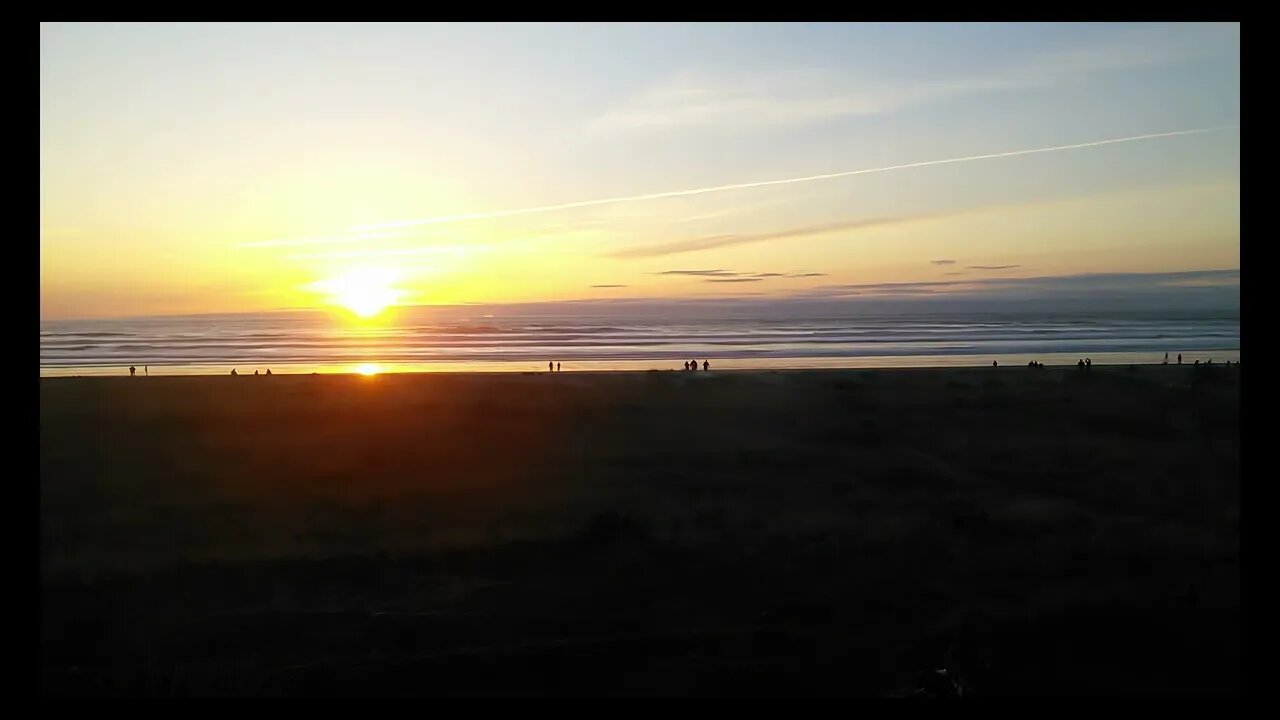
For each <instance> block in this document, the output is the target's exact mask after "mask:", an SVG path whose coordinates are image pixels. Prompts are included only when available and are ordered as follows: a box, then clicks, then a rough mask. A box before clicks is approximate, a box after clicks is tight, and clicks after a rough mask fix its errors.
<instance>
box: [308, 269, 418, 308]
mask: <svg viewBox="0 0 1280 720" xmlns="http://www.w3.org/2000/svg"><path fill="white" fill-rule="evenodd" d="M397 280H398V277H397V274H396V273H395V272H394V271H392V270H390V269H386V268H372V267H361V268H354V269H351V270H348V271H346V272H344V273H342V274H341V275H338V276H336V277H333V278H330V279H329V280H324V281H321V282H318V283H316V284H315V289H317V290H319V291H320V292H323V293H324V294H326V295H328V296H329V301H330V302H331V303H333V304H334V305H338V306H340V307H344V308H346V309H348V310H350V311H351V312H353V313H355V314H356V315H359V316H360V317H362V318H371V317H374V316H376V315H378V314H380V313H381V312H382V311H383V310H386V309H387V308H388V307H391V306H392V305H395V304H396V302H397V301H398V300H399V299H400V298H401V296H403V295H404V292H403V291H402V290H400V289H398V288H396V287H395V284H396V281H397Z"/></svg>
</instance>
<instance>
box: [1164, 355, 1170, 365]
mask: <svg viewBox="0 0 1280 720" xmlns="http://www.w3.org/2000/svg"><path fill="white" fill-rule="evenodd" d="M1163 364H1164V365H1168V364H1169V353H1165V354H1164V363H1163Z"/></svg>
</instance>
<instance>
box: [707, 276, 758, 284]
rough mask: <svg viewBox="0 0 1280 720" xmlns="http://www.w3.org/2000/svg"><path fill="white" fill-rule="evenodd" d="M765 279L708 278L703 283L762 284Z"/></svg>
mask: <svg viewBox="0 0 1280 720" xmlns="http://www.w3.org/2000/svg"><path fill="white" fill-rule="evenodd" d="M761 280H763V278H758V277H737V278H707V279H706V280H703V281H702V282H713V283H744V282H760V281H761Z"/></svg>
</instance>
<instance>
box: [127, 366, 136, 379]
mask: <svg viewBox="0 0 1280 720" xmlns="http://www.w3.org/2000/svg"><path fill="white" fill-rule="evenodd" d="M136 372H138V368H136V367H134V366H132V365H130V366H129V377H133V374H134V373H136Z"/></svg>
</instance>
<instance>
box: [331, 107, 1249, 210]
mask: <svg viewBox="0 0 1280 720" xmlns="http://www.w3.org/2000/svg"><path fill="white" fill-rule="evenodd" d="M1239 127H1240V126H1239V125H1238V124H1233V125H1216V126H1213V127H1205V128H1193V129H1190V130H1174V131H1172V132H1162V133H1148V134H1146V135H1131V136H1129V137H1122V138H1111V139H1108V140H1093V141H1091V142H1083V143H1074V144H1071V145H1054V146H1051V147H1041V148H1031V149H1026V150H1009V151H1007V152H998V153H987V154H985V155H966V156H964V157H953V158H946V159H943V160H925V161H923V162H914V163H906V164H903V165H888V166H885V167H878V168H863V169H861V170H847V171H844V172H834V173H823V174H821V175H805V176H803V177H793V178H783V179H781V180H762V181H758V182H747V183H734V184H732V185H714V186H711V187H703V188H693V189H690V190H673V191H670V192H660V193H648V194H645V195H627V196H623V197H612V198H600V199H596V200H581V201H578V202H568V203H559V204H556V205H539V206H537V207H526V208H517V209H514V210H494V211H490V212H478V213H467V214H464V215H444V216H440V217H434V218H425V219H421V220H401V221H397V222H386V223H378V224H376V225H360V226H357V227H353V228H351V230H352V231H356V232H363V231H368V230H385V229H389V228H403V227H413V226H419V225H436V224H440V223H451V222H462V221H465V220H486V219H490V218H500V217H510V216H512V215H530V214H533V213H542V212H552V211H554V210H569V209H572V208H582V207H591V206H593V205H610V204H613V203H624V202H638V201H641V200H659V199H662V198H672V197H686V196H689V195H705V194H707V193H716V192H725V191H728V190H745V189H748V188H758V187H768V186H770V185H790V184H793V183H805V182H813V181H815V180H831V179H834V178H841V177H852V176H854V175H870V174H872V173H882V172H890V171H893V170H907V169H909V168H918V167H928V166H931V165H947V164H950V163H961V162H972V161H974V160H992V159H995V158H1003V157H1016V156H1019V155H1035V154H1038V153H1048V152H1059V151H1062V150H1078V149H1081V148H1090V147H1098V146H1101V145H1115V144H1117V143H1126V142H1137V141H1140V140H1155V139H1157V138H1166V137H1175V136H1178V135H1199V134H1203V133H1211V132H1219V131H1222V130H1231V129H1238V128H1239Z"/></svg>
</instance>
